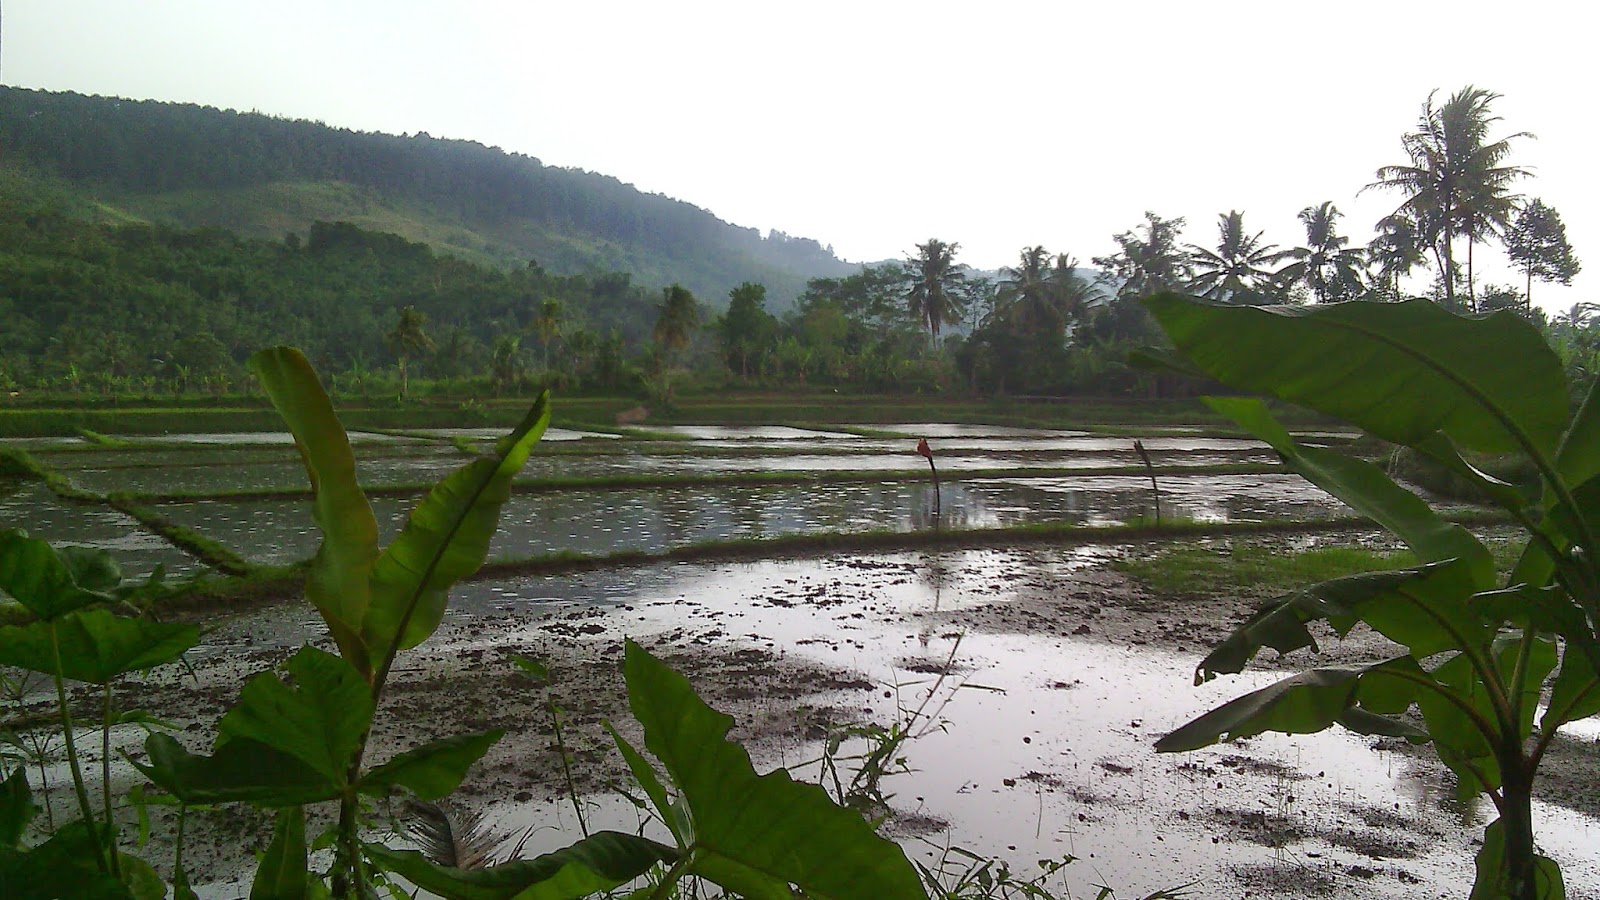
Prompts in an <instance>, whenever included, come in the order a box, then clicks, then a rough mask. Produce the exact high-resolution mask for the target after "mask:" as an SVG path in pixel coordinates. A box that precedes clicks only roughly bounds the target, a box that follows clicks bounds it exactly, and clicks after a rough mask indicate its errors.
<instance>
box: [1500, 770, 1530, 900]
mask: <svg viewBox="0 0 1600 900" xmlns="http://www.w3.org/2000/svg"><path fill="white" fill-rule="evenodd" d="M1523 766H1524V762H1523V759H1522V748H1521V746H1520V744H1519V745H1515V746H1513V745H1512V744H1511V742H1509V741H1508V742H1507V744H1506V746H1504V747H1502V759H1501V762H1500V769H1501V776H1500V777H1501V793H1502V794H1503V795H1504V798H1503V800H1504V802H1503V804H1502V805H1501V807H1500V822H1501V824H1502V826H1503V827H1504V829H1505V869H1504V874H1505V887H1506V889H1507V892H1506V896H1507V897H1510V898H1512V900H1538V897H1539V886H1538V877H1537V869H1538V866H1537V864H1536V863H1535V859H1534V851H1533V803H1532V800H1533V777H1532V773H1531V772H1530V771H1528V770H1526V769H1524V768H1523Z"/></svg>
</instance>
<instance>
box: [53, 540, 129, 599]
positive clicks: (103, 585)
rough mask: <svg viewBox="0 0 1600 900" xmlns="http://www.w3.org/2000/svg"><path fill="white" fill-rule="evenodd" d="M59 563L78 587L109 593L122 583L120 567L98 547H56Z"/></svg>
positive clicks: (109, 555)
mask: <svg viewBox="0 0 1600 900" xmlns="http://www.w3.org/2000/svg"><path fill="white" fill-rule="evenodd" d="M56 555H57V556H59V557H61V564H62V565H64V566H66V567H67V572H68V574H70V575H71V576H72V583H73V584H75V585H77V586H78V587H79V589H81V590H85V591H93V592H95V593H97V594H110V593H112V592H113V591H115V590H116V589H117V588H118V587H120V586H121V585H122V569H120V568H118V566H117V563H116V560H114V559H112V558H111V554H110V553H109V552H107V551H105V550H102V549H100V548H98V547H75V546H71V545H68V546H64V547H57V548H56Z"/></svg>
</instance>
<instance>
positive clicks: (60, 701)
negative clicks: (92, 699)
mask: <svg viewBox="0 0 1600 900" xmlns="http://www.w3.org/2000/svg"><path fill="white" fill-rule="evenodd" d="M48 630H49V632H50V655H51V662H52V663H53V665H52V667H51V671H50V674H51V675H52V676H54V678H55V682H56V707H57V708H58V709H59V710H60V711H61V737H62V739H63V740H64V741H65V742H66V745H67V765H68V767H69V768H71V770H72V788H73V790H74V792H76V793H77V795H78V809H79V811H80V812H81V813H82V814H83V821H84V824H86V825H88V826H89V843H90V846H92V847H94V861H95V864H96V865H97V866H98V867H99V869H100V871H102V872H106V873H108V874H109V873H110V871H111V870H110V867H109V866H108V865H107V864H106V851H105V848H104V847H103V846H101V845H100V829H99V828H98V827H96V824H95V821H94V806H93V805H92V804H90V803H89V788H88V786H87V785H85V784H84V781H83V768H82V766H80V765H79V764H78V747H77V745H76V744H75V743H74V742H73V740H72V711H71V710H70V709H68V708H67V681H66V679H65V678H64V677H62V675H61V638H60V636H59V635H57V634H56V623H55V622H53V621H52V622H51V623H50V625H49V629H48Z"/></svg>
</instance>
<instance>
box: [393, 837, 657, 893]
mask: <svg viewBox="0 0 1600 900" xmlns="http://www.w3.org/2000/svg"><path fill="white" fill-rule="evenodd" d="M365 848H366V853H367V857H368V858H369V859H372V860H373V861H375V862H376V863H378V864H379V865H380V866H382V867H383V868H384V869H385V870H386V871H389V872H393V873H395V874H397V875H400V876H401V877H403V878H405V879H407V880H408V881H410V882H411V883H412V884H415V885H417V886H418V887H420V888H422V889H423V890H426V891H432V892H433V893H435V894H438V895H439V896H441V897H447V898H450V900H510V898H512V897H515V898H517V900H569V898H570V900H576V898H579V897H588V896H590V895H591V894H596V893H599V892H600V891H608V890H611V889H612V888H614V887H617V886H618V885H623V884H627V883H628V882H630V881H632V880H633V879H635V878H638V877H639V876H641V875H643V874H644V873H646V872H648V871H650V869H651V868H652V867H654V866H655V865H656V864H657V863H671V862H674V861H676V860H677V858H678V852H677V851H676V850H674V849H672V848H671V847H668V846H666V845H664V844H658V843H656V842H655V841H652V840H650V839H649V838H645V837H640V836H638V835H632V834H623V833H621V832H617V831H598V832H595V833H594V834H592V835H589V836H588V837H586V838H584V839H583V840H581V841H578V842H577V843H575V844H572V845H571V846H568V847H564V848H562V849H560V850H557V851H555V852H554V853H546V854H544V855H543V856H539V857H535V858H534V859H524V860H517V861H516V862H509V863H502V864H501V865H498V866H489V867H488V868H484V869H471V870H463V869H452V868H448V867H446V866H439V865H435V864H433V863H432V862H430V861H429V860H428V859H427V857H425V856H423V855H422V854H421V853H418V852H417V851H415V850H391V849H389V848H388V847H385V846H383V845H381V844H366V845H365Z"/></svg>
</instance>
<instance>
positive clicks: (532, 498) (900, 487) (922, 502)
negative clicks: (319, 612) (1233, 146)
mask: <svg viewBox="0 0 1600 900" xmlns="http://www.w3.org/2000/svg"><path fill="white" fill-rule="evenodd" d="M1161 489H1162V494H1161V504H1162V511H1163V514H1164V515H1166V516H1169V517H1188V518H1193V519H1197V520H1201V521H1208V522H1227V521H1242V520H1262V519H1309V518H1317V517H1326V516H1330V515H1335V514H1340V513H1343V512H1347V510H1346V509H1345V507H1344V506H1343V505H1342V504H1340V503H1338V502H1337V501H1335V500H1334V499H1333V498H1331V497H1329V496H1328V495H1327V494H1325V493H1323V492H1322V491H1320V490H1318V489H1317V488H1315V487H1313V486H1311V485H1310V484H1308V483H1306V482H1305V481H1303V480H1301V479H1300V478H1299V477H1298V476H1292V475H1276V474H1268V475H1211V476H1172V477H1166V478H1163V479H1161ZM413 502H414V501H409V500H398V499H393V498H376V499H374V500H373V502H372V506H373V510H374V513H375V514H376V515H377V517H378V521H379V527H380V530H381V531H382V536H383V538H384V539H385V540H387V539H388V538H390V537H392V536H393V535H394V534H395V533H397V532H398V529H399V528H400V526H401V525H403V523H404V520H405V517H406V516H407V515H408V514H409V509H410V507H411V505H412V503H413ZM940 503H941V507H942V510H941V515H940V519H939V522H940V523H941V524H942V525H943V526H944V527H947V528H995V527H1001V526H1006V525H1016V524H1024V523H1033V522H1064V523H1073V524H1082V525H1112V524H1117V523H1119V522H1125V521H1128V520H1129V519H1132V518H1135V517H1138V516H1142V515H1149V514H1151V513H1152V512H1153V504H1152V502H1151V496H1150V485H1149V482H1148V481H1147V480H1145V479H1142V478H1137V477H1132V476H1097V477H1085V478H1031V479H1007V480H1000V479H977V480H972V481H962V482H952V483H950V484H946V485H944V486H943V488H942V491H941V493H940ZM933 506H934V492H933V487H932V486H931V485H929V484H925V483H917V482H899V481H892V482H883V483H876V484H873V483H863V484H827V485H777V486H754V487H745V486H732V487H708V486H692V487H685V488H679V489H673V488H652V489H641V490H618V491H594V492H574V493H553V494H523V495H517V496H513V497H512V498H511V500H510V501H509V502H507V503H506V505H505V507H504V508H503V510H502V511H501V516H500V528H499V531H498V532H497V533H496V535H495V538H494V542H493V544H492V545H491V547H490V556H491V558H495V559H518V558H525V557H530V556H538V555H542V554H546V553H550V552H554V551H557V550H571V551H577V552H581V553H608V552H614V551H618V550H646V551H659V550H665V549H669V548H672V547H680V546H685V545H688V544H694V543H700V542H705V541H720V540H731V539H738V538H757V537H773V536H777V535H784V534H799V533H809V532H818V531H845V532H850V531H871V530H879V529H889V530H894V531H911V530H917V529H924V528H931V527H933V525H934V515H933ZM162 510H163V512H164V513H165V514H166V515H167V516H168V517H169V518H171V519H172V520H173V521H175V522H178V523H179V524H182V525H186V526H188V527H190V528H194V529H196V530H198V531H200V532H202V533H204V534H207V535H210V536H211V537H213V538H216V539H217V540H220V541H222V542H223V543H224V544H226V545H228V546H229V547H231V548H233V549H234V550H236V551H237V552H239V553H241V554H243V555H245V556H246V557H248V558H250V559H251V560H254V561H256V562H261V563H273V564H282V563H289V562H293V561H295V560H299V559H304V558H306V557H308V556H310V555H311V554H312V553H313V552H314V551H315V550H316V547H317V542H318V540H319V539H320V538H319V533H318V532H317V531H316V530H315V528H314V527H313V526H312V524H311V521H310V515H309V511H308V504H307V502H306V501H302V500H270V501H248V502H228V501H212V500H206V501H198V502H194V503H184V504H171V505H167V506H164V507H163V508H162Z"/></svg>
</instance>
